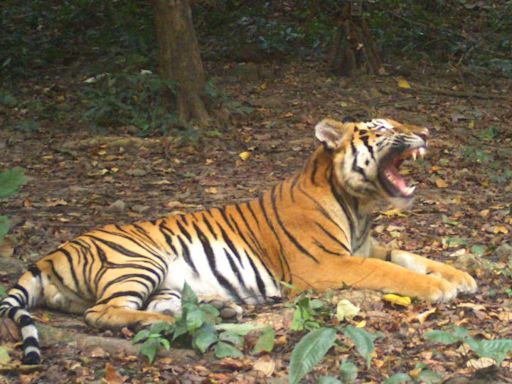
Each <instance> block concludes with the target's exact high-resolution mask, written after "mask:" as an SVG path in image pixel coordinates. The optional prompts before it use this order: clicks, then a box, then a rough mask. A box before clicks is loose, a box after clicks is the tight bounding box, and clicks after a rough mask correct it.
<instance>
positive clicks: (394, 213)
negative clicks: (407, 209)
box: [381, 208, 406, 217]
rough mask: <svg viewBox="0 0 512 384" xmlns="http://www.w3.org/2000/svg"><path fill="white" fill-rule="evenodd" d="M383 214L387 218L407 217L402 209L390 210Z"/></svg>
mask: <svg viewBox="0 0 512 384" xmlns="http://www.w3.org/2000/svg"><path fill="white" fill-rule="evenodd" d="M381 213H382V214H383V215H384V216H387V217H393V216H398V217H406V214H405V213H403V212H401V211H400V209H398V208H393V209H388V210H387V211H382V212H381Z"/></svg>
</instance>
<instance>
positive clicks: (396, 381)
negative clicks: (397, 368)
mask: <svg viewBox="0 0 512 384" xmlns="http://www.w3.org/2000/svg"><path fill="white" fill-rule="evenodd" d="M412 382H413V380H412V378H411V376H409V375H408V374H406V373H395V374H394V375H393V376H391V377H388V378H387V379H386V380H384V384H403V383H412Z"/></svg>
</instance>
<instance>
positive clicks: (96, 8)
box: [0, 0, 512, 135]
mask: <svg viewBox="0 0 512 384" xmlns="http://www.w3.org/2000/svg"><path fill="white" fill-rule="evenodd" d="M342 3H343V2H341V1H334V0H326V1H301V0H297V1H257V2H254V1H241V0H239V1H228V0H211V1H194V2H193V16H194V21H195V25H196V31H197V34H198V37H199V42H200V46H201V53H202V57H203V59H204V60H205V61H206V63H211V64H213V63H217V64H219V63H226V64H233V63H254V62H256V63H260V62H266V63H283V62H289V63H290V62H291V63H293V62H300V61H301V60H312V61H317V62H322V61H323V60H324V58H325V55H326V53H327V51H328V50H329V47H330V44H331V42H332V38H333V35H334V32H335V29H336V28H337V26H338V21H339V17H340V12H341V4H342ZM364 4H365V7H364V10H365V16H366V17H367V18H368V20H369V23H370V26H371V29H372V33H373V36H374V38H375V40H376V43H377V45H378V47H380V51H381V55H382V58H383V59H384V61H385V62H386V63H388V64H391V66H392V70H391V73H392V74H407V73H408V71H410V70H411V69H417V68H420V67H422V66H445V67H446V68H457V69H458V70H459V71H460V72H461V73H462V74H464V73H465V72H470V73H471V74H473V75H476V76H478V74H482V73H483V74H496V75H498V76H508V77H510V76H512V58H511V52H512V37H511V36H512V4H511V3H510V1H476V0H475V1H470V0H457V1H441V0H435V1H414V0H409V1H407V0H383V1H367V2H364ZM0 9H1V20H0V29H1V30H2V40H1V41H0V71H1V72H0V73H1V76H2V79H3V82H2V90H1V91H0V92H1V93H0V104H1V105H6V106H9V105H14V104H16V105H17V106H18V107H19V108H21V109H27V110H28V111H27V113H25V114H24V115H23V116H21V117H20V118H16V119H14V121H10V122H9V123H10V125H14V126H15V127H17V129H20V130H24V131H31V130H37V129H38V128H39V127H40V126H41V125H44V124H45V123H46V122H48V121H52V120H53V121H55V120H58V121H59V124H58V126H59V127H62V126H68V127H69V128H70V129H89V128H92V129H106V128H109V129H114V130H115V128H116V126H126V125H135V126H136V127H138V128H139V131H138V133H139V134H141V135H149V134H155V133H167V131H168V130H169V129H170V127H172V126H173V122H174V116H173V113H172V111H169V110H168V108H164V107H163V106H162V103H160V96H159V88H160V86H161V82H160V81H159V79H158V77H157V76H156V75H155V74H156V73H157V68H156V66H157V64H158V60H157V59H156V58H157V43H156V39H155V34H154V27H153V15H152V9H151V6H150V4H149V2H143V1H97V0H82V1H66V2H62V1H39V0H34V1H29V2H20V1H15V0H7V1H4V2H2V4H1V5H0ZM141 70H146V71H151V73H152V74H147V73H146V74H141V72H140V71H141ZM218 72H219V66H218V65H217V66H215V67H214V68H212V65H207V75H209V76H210V77H213V76H212V75H215V74H218ZM105 73H108V74H110V75H108V76H105V75H104V77H101V74H105ZM98 75H100V79H99V80H98V81H97V82H94V83H84V80H86V79H88V78H91V77H93V76H98ZM61 81H65V82H66V87H72V88H73V92H72V93H71V95H70V98H71V99H70V100H67V101H68V102H66V103H65V105H55V103H54V102H51V101H50V100H49V98H50V97H51V95H52V93H58V91H59V87H60V86H62V85H61ZM31 82H37V83H38V84H39V85H41V86H43V85H42V84H44V86H43V87H45V88H48V89H47V91H46V92H44V94H43V95H39V94H37V93H36V94H34V93H33V92H32V90H31V89H30V86H28V88H29V89H27V88H25V87H27V84H30V83H31ZM23 85H25V87H24V86H23ZM207 92H208V93H209V94H210V96H213V98H214V99H215V98H217V99H218V98H219V97H220V95H219V93H220V92H219V91H218V89H217V87H216V84H215V83H214V82H213V81H211V80H210V82H209V83H208V87H207ZM224 101H225V100H224ZM234 107H235V109H236V107H240V105H239V104H236V103H234ZM76 116H79V117H80V118H79V119H78V121H79V122H80V123H81V124H77V119H76ZM66 122H67V123H68V124H66Z"/></svg>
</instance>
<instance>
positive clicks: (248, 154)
mask: <svg viewBox="0 0 512 384" xmlns="http://www.w3.org/2000/svg"><path fill="white" fill-rule="evenodd" d="M238 157H239V158H241V159H242V160H243V161H245V160H247V159H249V157H251V152H249V151H244V152H240V153H239V154H238Z"/></svg>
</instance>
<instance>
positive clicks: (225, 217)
mask: <svg viewBox="0 0 512 384" xmlns="http://www.w3.org/2000/svg"><path fill="white" fill-rule="evenodd" d="M217 209H218V210H219V212H220V214H221V216H222V218H223V219H224V221H225V222H226V224H227V225H228V227H229V229H231V230H232V231H233V232H235V229H234V228H233V226H232V225H231V222H230V221H229V218H228V216H227V214H226V208H225V207H222V208H217Z"/></svg>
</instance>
